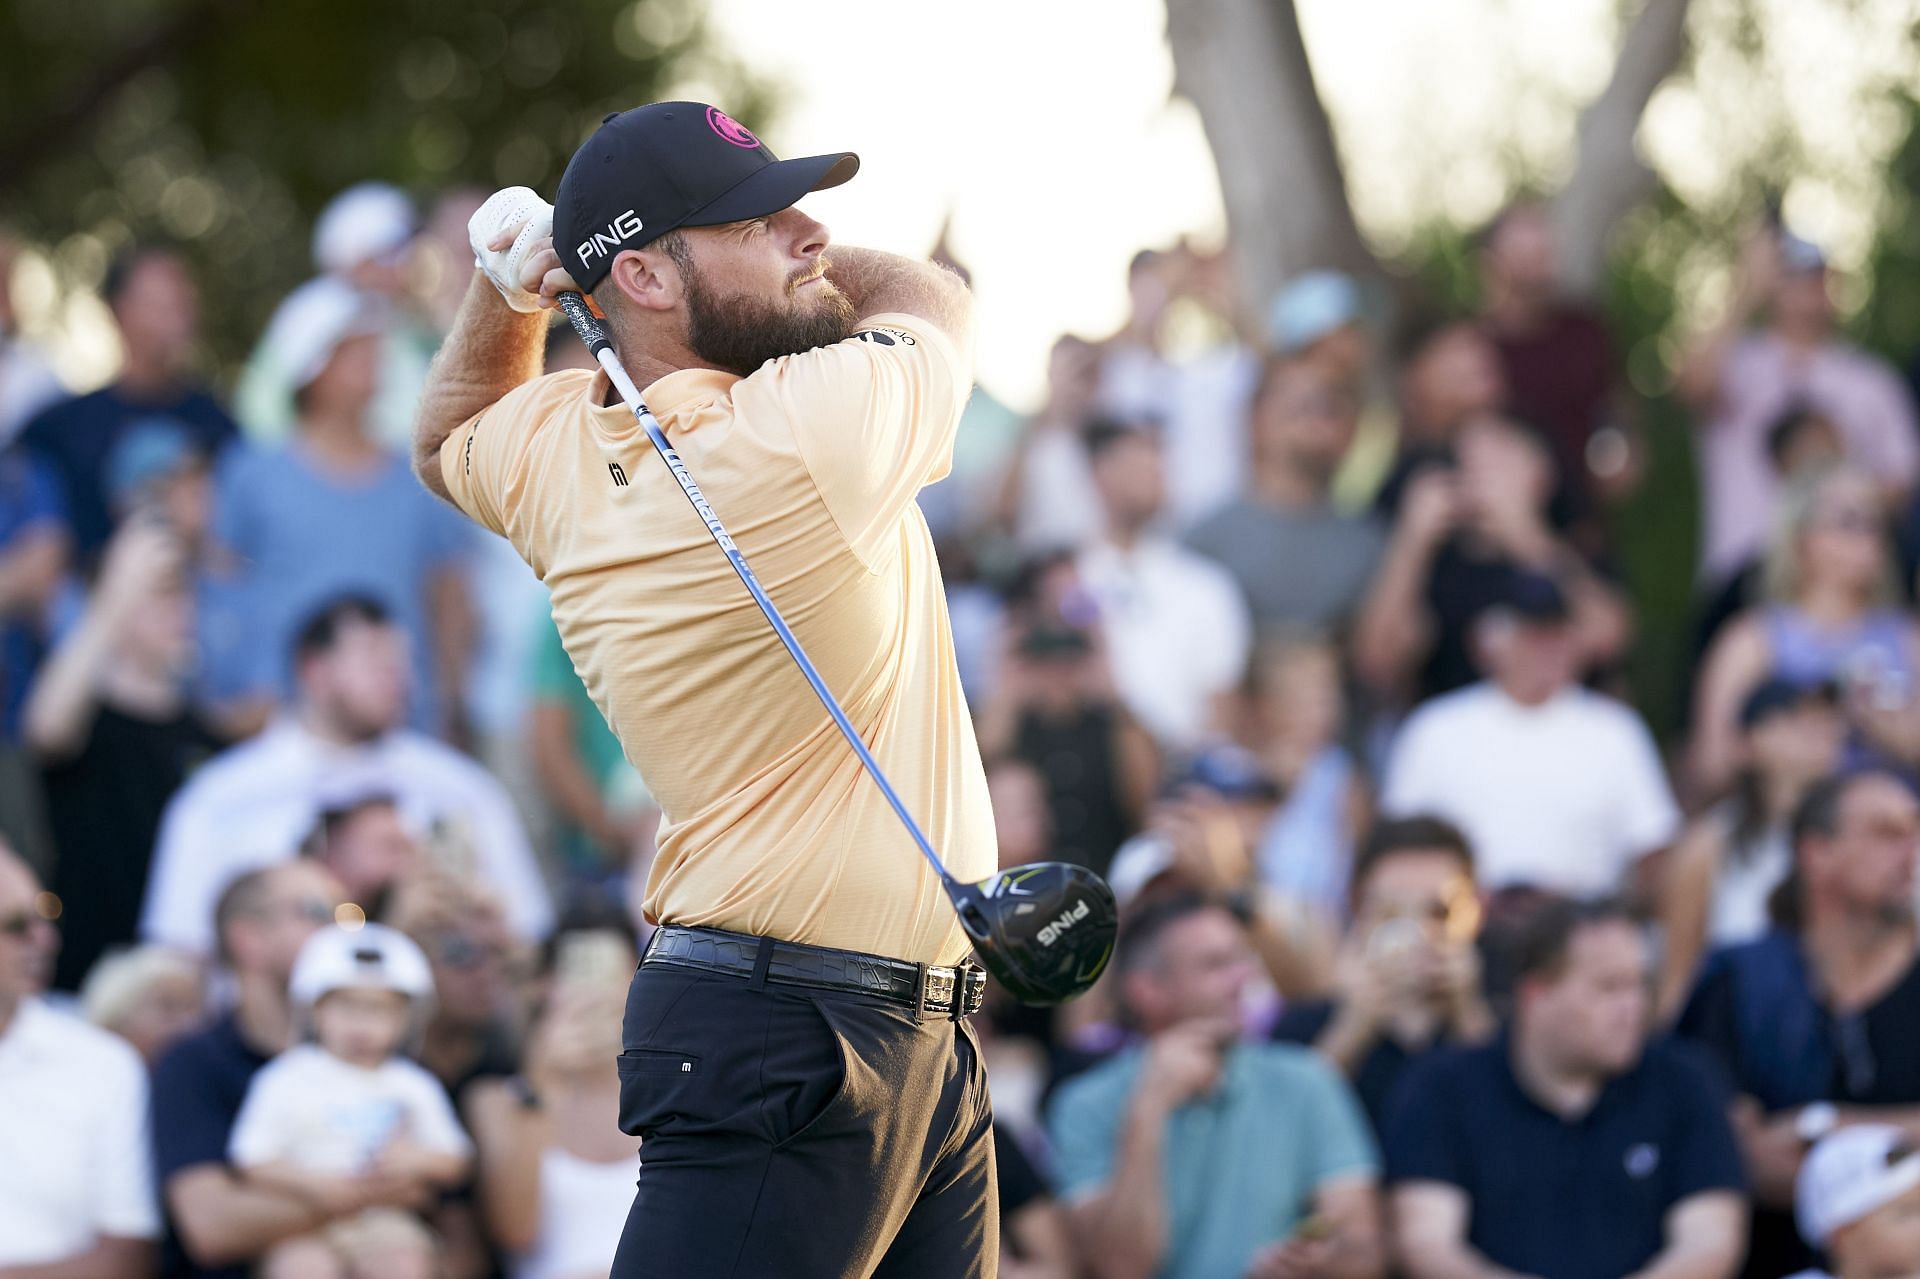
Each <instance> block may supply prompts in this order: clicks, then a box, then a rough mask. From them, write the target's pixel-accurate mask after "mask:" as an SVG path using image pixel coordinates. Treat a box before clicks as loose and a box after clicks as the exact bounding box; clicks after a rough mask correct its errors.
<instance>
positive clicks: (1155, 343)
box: [1096, 244, 1259, 528]
mask: <svg viewBox="0 0 1920 1279" xmlns="http://www.w3.org/2000/svg"><path fill="white" fill-rule="evenodd" d="M1230 271H1231V266H1230V255H1229V254H1228V253H1227V252H1225V251H1221V252H1218V253H1213V254H1202V253H1199V252H1196V251H1195V250H1194V249H1192V248H1191V247H1189V246H1188V245H1186V244H1181V245H1179V246H1177V247H1175V248H1174V249H1171V250H1168V251H1166V252H1160V251H1156V250H1152V249H1148V250H1144V251H1142V252H1140V253H1137V254H1135V255H1134V258H1133V261H1132V263H1131V264H1130V265H1129V266H1128V268H1127V296H1128V299H1129V301H1130V303H1131V307H1130V309H1129V312H1128V315H1127V319H1126V322H1125V323H1124V324H1123V325H1122V326H1121V328H1120V330H1119V332H1117V333H1115V334H1114V335H1113V336H1112V337H1110V338H1108V339H1107V340H1106V341H1105V342H1103V343H1102V344H1101V345H1100V382H1099V387H1100V390H1099V396H1098V399H1097V401H1096V405H1097V407H1098V408H1100V409H1102V410H1104V411H1105V412H1107V413H1110V414H1113V415H1116V416H1119V417H1123V418H1128V419H1131V420H1135V421H1148V422H1154V423H1157V424H1159V426H1160V428H1161V431H1162V434H1163V436H1164V438H1165V440H1166V445H1167V511H1168V514H1169V516H1170V518H1171V519H1172V520H1173V521H1174V523H1175V524H1176V525H1177V526H1179V527H1182V528H1185V527H1188V526H1190V525H1192V524H1193V522H1194V521H1195V520H1196V519H1203V518H1205V517H1206V516H1207V515H1208V514H1209V513H1211V512H1212V511H1214V510H1215V509H1217V508H1218V507H1219V506H1221V505H1222V504H1223V503H1225V502H1228V501H1230V500H1232V499H1233V497H1234V496H1235V495H1237V494H1238V493H1239V492H1240V488H1241V486H1242V484H1243V483H1244V482H1245V476H1246V462H1247V438H1246V419H1247V399H1248V395H1249V393H1250V392H1251V391H1252V389H1253V383H1254V380H1255V378H1257V377H1258V376H1259V369H1258V364H1257V361H1256V360H1255V358H1254V356H1253V354H1252V353H1251V352H1250V351H1248V350H1247V349H1246V348H1245V347H1244V346H1242V345H1241V344H1240V343H1239V342H1238V341H1236V340H1234V338H1233V334H1232V317H1233V314H1234V310H1235V305H1234V300H1233V298H1232V297H1231V296H1230V294H1231V289H1232V283H1233V279H1232V276H1231V274H1230ZM1176 315H1179V316H1180V318H1181V320H1182V321H1185V322H1187V328H1188V332H1189V333H1192V332H1196V331H1198V332H1204V333H1208V334H1210V335H1219V334H1224V335H1225V337H1226V340H1225V341H1220V342H1215V343H1213V344H1212V345H1209V346H1207V347H1205V348H1204V349H1202V350H1199V351H1197V352H1194V353H1191V354H1187V355H1184V356H1182V357H1180V358H1177V359H1176V358H1175V357H1174V356H1173V355H1172V354H1171V353H1170V349H1169V341H1168V337H1169V333H1170V331H1171V329H1172V327H1173V323H1174V317H1175V316H1176Z"/></svg>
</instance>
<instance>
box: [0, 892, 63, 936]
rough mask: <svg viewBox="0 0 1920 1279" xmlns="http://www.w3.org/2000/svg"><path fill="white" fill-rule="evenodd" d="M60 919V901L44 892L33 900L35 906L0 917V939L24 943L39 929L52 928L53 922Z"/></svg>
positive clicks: (24, 907)
mask: <svg viewBox="0 0 1920 1279" xmlns="http://www.w3.org/2000/svg"><path fill="white" fill-rule="evenodd" d="M58 918H60V899H59V898H58V897H55V896H54V895H53V894H52V893H46V892H43V893H41V894H40V895H39V896H37V897H35V898H34V899H33V905H31V906H23V907H22V908H20V909H19V910H16V911H14V912H13V913H12V914H10V915H4V916H0V937H9V938H12V939H13V940H14V941H23V940H25V939H26V937H27V936H28V935H29V934H30V933H32V932H33V931H34V930H36V929H38V928H42V927H52V925H53V921H54V920H56V919H58Z"/></svg>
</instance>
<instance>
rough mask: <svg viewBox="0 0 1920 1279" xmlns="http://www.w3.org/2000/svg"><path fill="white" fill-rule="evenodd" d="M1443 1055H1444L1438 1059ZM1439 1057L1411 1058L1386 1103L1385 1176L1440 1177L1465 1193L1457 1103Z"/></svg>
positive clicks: (1401, 1178) (1403, 1178)
mask: <svg viewBox="0 0 1920 1279" xmlns="http://www.w3.org/2000/svg"><path fill="white" fill-rule="evenodd" d="M1441 1060H1444V1059H1441ZM1439 1064H1440V1061H1436V1060H1432V1059H1430V1060H1428V1061H1424V1062H1419V1063H1416V1064H1415V1065H1414V1066H1413V1068H1412V1069H1410V1070H1409V1071H1408V1072H1407V1073H1406V1075H1405V1076H1404V1077H1403V1078H1402V1079H1401V1081H1400V1084H1399V1086H1398V1087H1397V1088H1395V1089H1394V1091H1393V1097H1392V1099H1391V1100H1390V1101H1389V1102H1388V1105H1387V1121H1386V1126H1385V1130H1384V1137H1383V1142H1384V1145H1385V1147H1386V1172H1387V1180H1388V1181H1395V1182H1397V1181H1444V1182H1446V1183H1447V1184H1448V1185H1450V1186H1459V1187H1460V1188H1461V1189H1463V1190H1467V1191H1468V1192H1469V1193H1471V1191H1472V1187H1471V1185H1470V1184H1469V1178H1468V1175H1467V1167H1466V1139H1465V1134H1464V1133H1462V1132H1461V1131H1460V1117H1461V1116H1460V1107H1459V1106H1458V1105H1457V1104H1455V1101H1456V1099H1455V1098H1453V1097H1451V1096H1449V1095H1448V1093H1449V1092H1450V1091H1451V1090H1450V1089H1449V1088H1447V1087H1446V1076H1445V1075H1444V1074H1443V1073H1442V1072H1441V1071H1440V1070H1438V1069H1436V1067H1437V1066H1438V1065H1439Z"/></svg>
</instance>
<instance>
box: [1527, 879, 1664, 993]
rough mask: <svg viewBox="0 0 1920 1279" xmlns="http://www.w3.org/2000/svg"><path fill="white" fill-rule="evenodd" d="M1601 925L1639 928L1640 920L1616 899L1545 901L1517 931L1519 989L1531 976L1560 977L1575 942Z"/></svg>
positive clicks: (1554, 898) (1556, 899)
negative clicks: (1581, 935)
mask: <svg viewBox="0 0 1920 1279" xmlns="http://www.w3.org/2000/svg"><path fill="white" fill-rule="evenodd" d="M1602 924H1625V925H1627V926H1628V927H1630V928H1635V929H1637V928H1639V927H1640V921H1639V919H1638V918H1636V917H1635V916H1634V913H1633V912H1632V911H1631V910H1629V909H1627V905H1626V903H1625V902H1622V901H1620V900H1618V899H1617V898H1611V897H1602V898H1598V899H1596V900H1591V901H1575V900H1572V899H1569V898H1565V897H1551V898H1548V899H1547V900H1546V901H1544V902H1542V903H1541V904H1540V905H1539V906H1538V907H1536V908H1535V909H1534V910H1533V912H1532V914H1531V915H1530V917H1529V918H1527V919H1526V920H1524V921H1523V922H1522V923H1521V924H1520V925H1519V927H1518V928H1516V929H1515V930H1514V944H1513V950H1512V956H1513V984H1514V985H1515V986H1516V987H1517V986H1519V985H1520V983H1522V982H1524V981H1526V980H1527V979H1528V978H1532V977H1544V978H1548V979H1552V978H1554V977H1558V976H1559V975H1560V973H1561V972H1562V971H1563V970H1564V969H1565V968H1566V966H1567V952H1568V951H1570V950H1571V949H1572V948H1573V939H1574V938H1576V937H1578V936H1579V935H1580V934H1581V933H1582V932H1583V931H1585V930H1586V929H1589V928H1596V927H1598V926H1600V925H1602Z"/></svg>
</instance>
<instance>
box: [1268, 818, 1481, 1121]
mask: <svg viewBox="0 0 1920 1279" xmlns="http://www.w3.org/2000/svg"><path fill="white" fill-rule="evenodd" d="M1479 926H1480V903H1479V899H1478V898H1477V897H1476V895H1475V891H1474V884H1473V854H1472V851H1471V850H1470V849H1469V848H1468V846H1467V840H1466V837H1465V836H1464V835H1462V834H1461V833H1460V832H1459V831H1458V830H1457V829H1455V828H1454V827H1453V826H1450V825H1448V824H1447V823H1446V822H1443V821H1440V820H1439V819H1437V818H1420V817H1415V818H1407V819H1404V820H1401V821H1390V822H1382V823H1381V824H1380V825H1379V826H1378V827H1376V828H1375V829H1374V831H1373V832H1372V833H1371V834H1370V835H1369V836H1368V837H1367V842H1366V844H1365V845H1364V846H1363V847H1362V848H1361V850H1360V856H1359V858H1358V861H1357V864H1356V865H1355V867H1354V879H1353V927H1352V929H1351V931H1350V932H1349V933H1348V936H1347V940H1346V943H1345V945H1344V947H1343V949H1342V953H1341V956H1340V961H1339V965H1338V967H1337V968H1336V969H1335V976H1334V981H1335V986H1334V991H1333V997H1332V998H1330V999H1324V1000H1306V1001H1300V1002H1296V1003H1291V1004H1289V1005H1288V1006H1287V1010H1286V1012H1285V1013H1284V1014H1283V1015H1282V1016H1281V1018H1280V1021H1279V1022H1278V1023H1277V1024H1276V1025H1275V1026H1274V1028H1273V1037H1274V1038H1275V1039H1277V1040H1279V1041H1281V1042H1282V1043H1296V1044H1307V1045H1310V1046H1311V1047H1312V1048H1313V1049H1314V1050H1315V1051H1317V1052H1318V1053H1319V1054H1320V1055H1321V1056H1322V1057H1325V1058H1326V1059H1327V1060H1328V1061H1329V1062H1331V1063H1332V1064H1333V1066H1334V1067H1335V1069H1337V1070H1339V1071H1340V1073H1341V1074H1343V1075H1345V1076H1346V1077H1347V1078H1348V1079H1349V1080H1351V1081H1352V1083H1353V1087H1354V1090H1355V1092H1357V1093H1358V1094H1359V1097H1360V1104H1361V1105H1362V1106H1364V1107H1365V1108H1366V1111H1367V1118H1368V1119H1370V1120H1371V1121H1372V1122H1373V1126H1374V1129H1375V1130H1376V1131H1378V1130H1379V1129H1380V1128H1381V1127H1382V1125H1383V1124H1384V1123H1385V1120H1386V1107H1387V1099H1388V1097H1389V1096H1390V1095H1391V1094H1392V1092H1393V1088H1394V1085H1395V1084H1396V1083H1397V1082H1398V1081H1399V1080H1400V1078H1401V1076H1402V1075H1403V1074H1404V1073H1405V1072H1406V1070H1407V1068H1408V1067H1409V1066H1410V1065H1412V1064H1413V1063H1414V1062H1417V1061H1421V1060H1424V1059H1425V1058H1426V1057H1427V1055H1428V1054H1429V1053H1432V1052H1434V1051H1437V1050H1438V1049H1440V1048H1443V1047H1446V1046H1458V1045H1463V1044H1475V1043H1479V1042H1480V1041H1481V1040H1484V1039H1486V1038H1488V1037H1489V1036H1490V1035H1491V1034H1492V1033H1493V1028H1494V1027H1493V1015H1492V1013H1490V1012H1489V1011H1488V1009H1487V1002H1486V998H1485V996H1484V995H1483V994H1482V993H1481V990H1480V962H1479V954H1478V952H1477V951H1476V950H1475V949H1474V944H1473V943H1474V936H1475V934H1476V932H1477V931H1478V929H1479Z"/></svg>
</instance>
